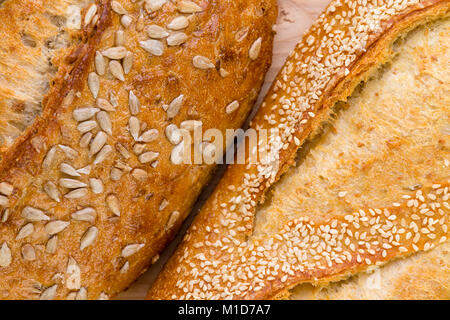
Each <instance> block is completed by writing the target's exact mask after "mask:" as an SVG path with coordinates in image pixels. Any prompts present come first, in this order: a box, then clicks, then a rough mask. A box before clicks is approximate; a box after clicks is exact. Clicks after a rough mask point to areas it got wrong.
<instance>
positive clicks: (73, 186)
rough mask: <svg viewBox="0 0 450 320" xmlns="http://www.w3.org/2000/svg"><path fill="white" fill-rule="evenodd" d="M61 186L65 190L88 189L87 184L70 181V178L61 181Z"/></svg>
mask: <svg viewBox="0 0 450 320" xmlns="http://www.w3.org/2000/svg"><path fill="white" fill-rule="evenodd" d="M59 185H60V186H61V187H63V188H68V189H77V188H84V187H87V184H86V183H84V182H81V181H78V180H75V179H69V178H61V179H59Z"/></svg>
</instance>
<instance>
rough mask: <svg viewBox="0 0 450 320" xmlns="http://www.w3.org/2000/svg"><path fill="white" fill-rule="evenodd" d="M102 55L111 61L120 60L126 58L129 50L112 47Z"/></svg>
mask: <svg viewBox="0 0 450 320" xmlns="http://www.w3.org/2000/svg"><path fill="white" fill-rule="evenodd" d="M102 54H103V56H105V57H107V58H109V59H114V60H120V59H123V58H125V56H126V54H127V49H126V48H125V47H111V48H108V49H106V50H103V52H102Z"/></svg>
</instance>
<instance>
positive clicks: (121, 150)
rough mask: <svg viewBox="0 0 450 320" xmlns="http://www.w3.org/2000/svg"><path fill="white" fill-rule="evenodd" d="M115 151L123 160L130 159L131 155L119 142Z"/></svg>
mask: <svg viewBox="0 0 450 320" xmlns="http://www.w3.org/2000/svg"><path fill="white" fill-rule="evenodd" d="M116 149H117V151H118V152H119V153H120V154H121V155H122V157H124V158H125V159H129V158H131V153H130V152H129V151H128V150H127V148H125V147H124V146H123V145H122V144H121V143H120V142H117V143H116Z"/></svg>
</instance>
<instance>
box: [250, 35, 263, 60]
mask: <svg viewBox="0 0 450 320" xmlns="http://www.w3.org/2000/svg"><path fill="white" fill-rule="evenodd" d="M261 42H262V38H261V37H259V38H258V39H256V40H255V42H253V44H252V46H251V47H250V50H249V51H248V56H249V58H250V59H252V60H256V59H257V58H258V56H259V52H260V51H261Z"/></svg>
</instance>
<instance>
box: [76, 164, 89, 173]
mask: <svg viewBox="0 0 450 320" xmlns="http://www.w3.org/2000/svg"><path fill="white" fill-rule="evenodd" d="M91 170H92V166H91V165H87V166H86V167H83V168H80V169H78V170H77V172H78V173H79V174H90V173H91Z"/></svg>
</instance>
